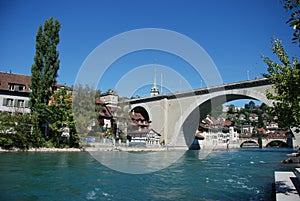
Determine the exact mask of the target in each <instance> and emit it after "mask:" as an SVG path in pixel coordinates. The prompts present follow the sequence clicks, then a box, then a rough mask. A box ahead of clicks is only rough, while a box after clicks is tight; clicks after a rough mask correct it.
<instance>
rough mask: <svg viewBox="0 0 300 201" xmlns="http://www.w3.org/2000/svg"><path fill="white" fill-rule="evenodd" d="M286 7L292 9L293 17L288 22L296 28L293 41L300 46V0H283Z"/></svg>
mask: <svg viewBox="0 0 300 201" xmlns="http://www.w3.org/2000/svg"><path fill="white" fill-rule="evenodd" d="M282 3H283V4H284V8H285V9H286V10H289V11H291V12H292V13H291V17H290V18H289V20H288V21H287V23H288V24H289V25H290V27H292V28H293V29H294V33H293V38H292V41H293V42H294V43H299V47H300V0H282Z"/></svg>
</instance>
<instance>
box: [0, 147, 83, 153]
mask: <svg viewBox="0 0 300 201" xmlns="http://www.w3.org/2000/svg"><path fill="white" fill-rule="evenodd" d="M83 151H84V149H79V148H46V147H41V148H30V149H16V148H14V149H2V148H0V152H83Z"/></svg>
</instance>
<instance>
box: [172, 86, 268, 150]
mask: <svg viewBox="0 0 300 201" xmlns="http://www.w3.org/2000/svg"><path fill="white" fill-rule="evenodd" d="M265 90H266V88H265V87H263V89H261V90H253V89H251V88H250V89H231V90H225V89H224V90H220V91H217V92H212V93H208V94H205V95H201V98H199V97H198V96H197V95H195V96H193V97H192V99H193V101H192V103H191V104H189V106H187V108H184V111H183V113H182V115H181V116H180V117H179V118H178V121H177V122H176V124H175V130H174V131H175V132H176V133H177V134H176V137H175V141H174V140H173V141H172V142H171V144H173V145H176V143H177V142H178V139H177V138H178V136H181V135H183V136H184V139H185V143H186V146H188V147H189V146H190V145H191V144H192V142H193V139H194V134H195V132H196V129H197V127H198V125H199V120H200V119H203V118H204V117H206V116H207V115H208V114H209V113H210V112H211V111H212V109H213V107H215V106H217V105H222V104H224V103H226V102H229V101H233V100H239V99H254V100H259V101H261V102H263V103H265V104H266V105H268V106H272V101H271V100H269V99H268V98H267V97H266V92H265ZM179 101H180V100H179ZM181 105H184V104H181Z"/></svg>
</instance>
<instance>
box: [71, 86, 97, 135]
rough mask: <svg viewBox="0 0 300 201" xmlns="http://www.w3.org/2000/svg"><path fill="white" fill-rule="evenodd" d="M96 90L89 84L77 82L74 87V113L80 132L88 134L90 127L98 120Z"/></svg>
mask: <svg viewBox="0 0 300 201" xmlns="http://www.w3.org/2000/svg"><path fill="white" fill-rule="evenodd" d="M95 93H96V91H95V90H94V89H93V88H92V87H91V86H89V85H86V86H82V85H81V84H77V85H76V86H74V89H73V105H72V108H73V113H74V118H75V122H76V129H77V132H78V133H79V134H87V133H88V128H89V127H91V126H92V124H93V122H96V119H97V117H96V113H95Z"/></svg>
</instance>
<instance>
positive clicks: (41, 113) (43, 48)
mask: <svg viewBox="0 0 300 201" xmlns="http://www.w3.org/2000/svg"><path fill="white" fill-rule="evenodd" d="M59 30H60V22H59V21H58V20H54V19H53V18H52V17H51V18H50V19H49V20H46V21H45V23H44V27H43V26H42V25H40V26H39V28H38V31H37V35H36V52H35V56H34V64H33V65H32V67H31V74H32V75H31V86H30V88H31V93H30V109H31V112H32V115H33V120H34V134H35V137H36V138H40V133H41V131H40V128H41V126H42V124H43V123H45V122H47V121H48V120H47V118H48V116H47V114H48V113H49V112H48V111H47V110H48V107H47V105H48V102H49V99H50V96H51V95H52V94H53V92H54V88H53V86H54V85H55V83H56V78H57V72H58V69H59V62H60V61H59V52H58V51H57V45H58V43H59Z"/></svg>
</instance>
